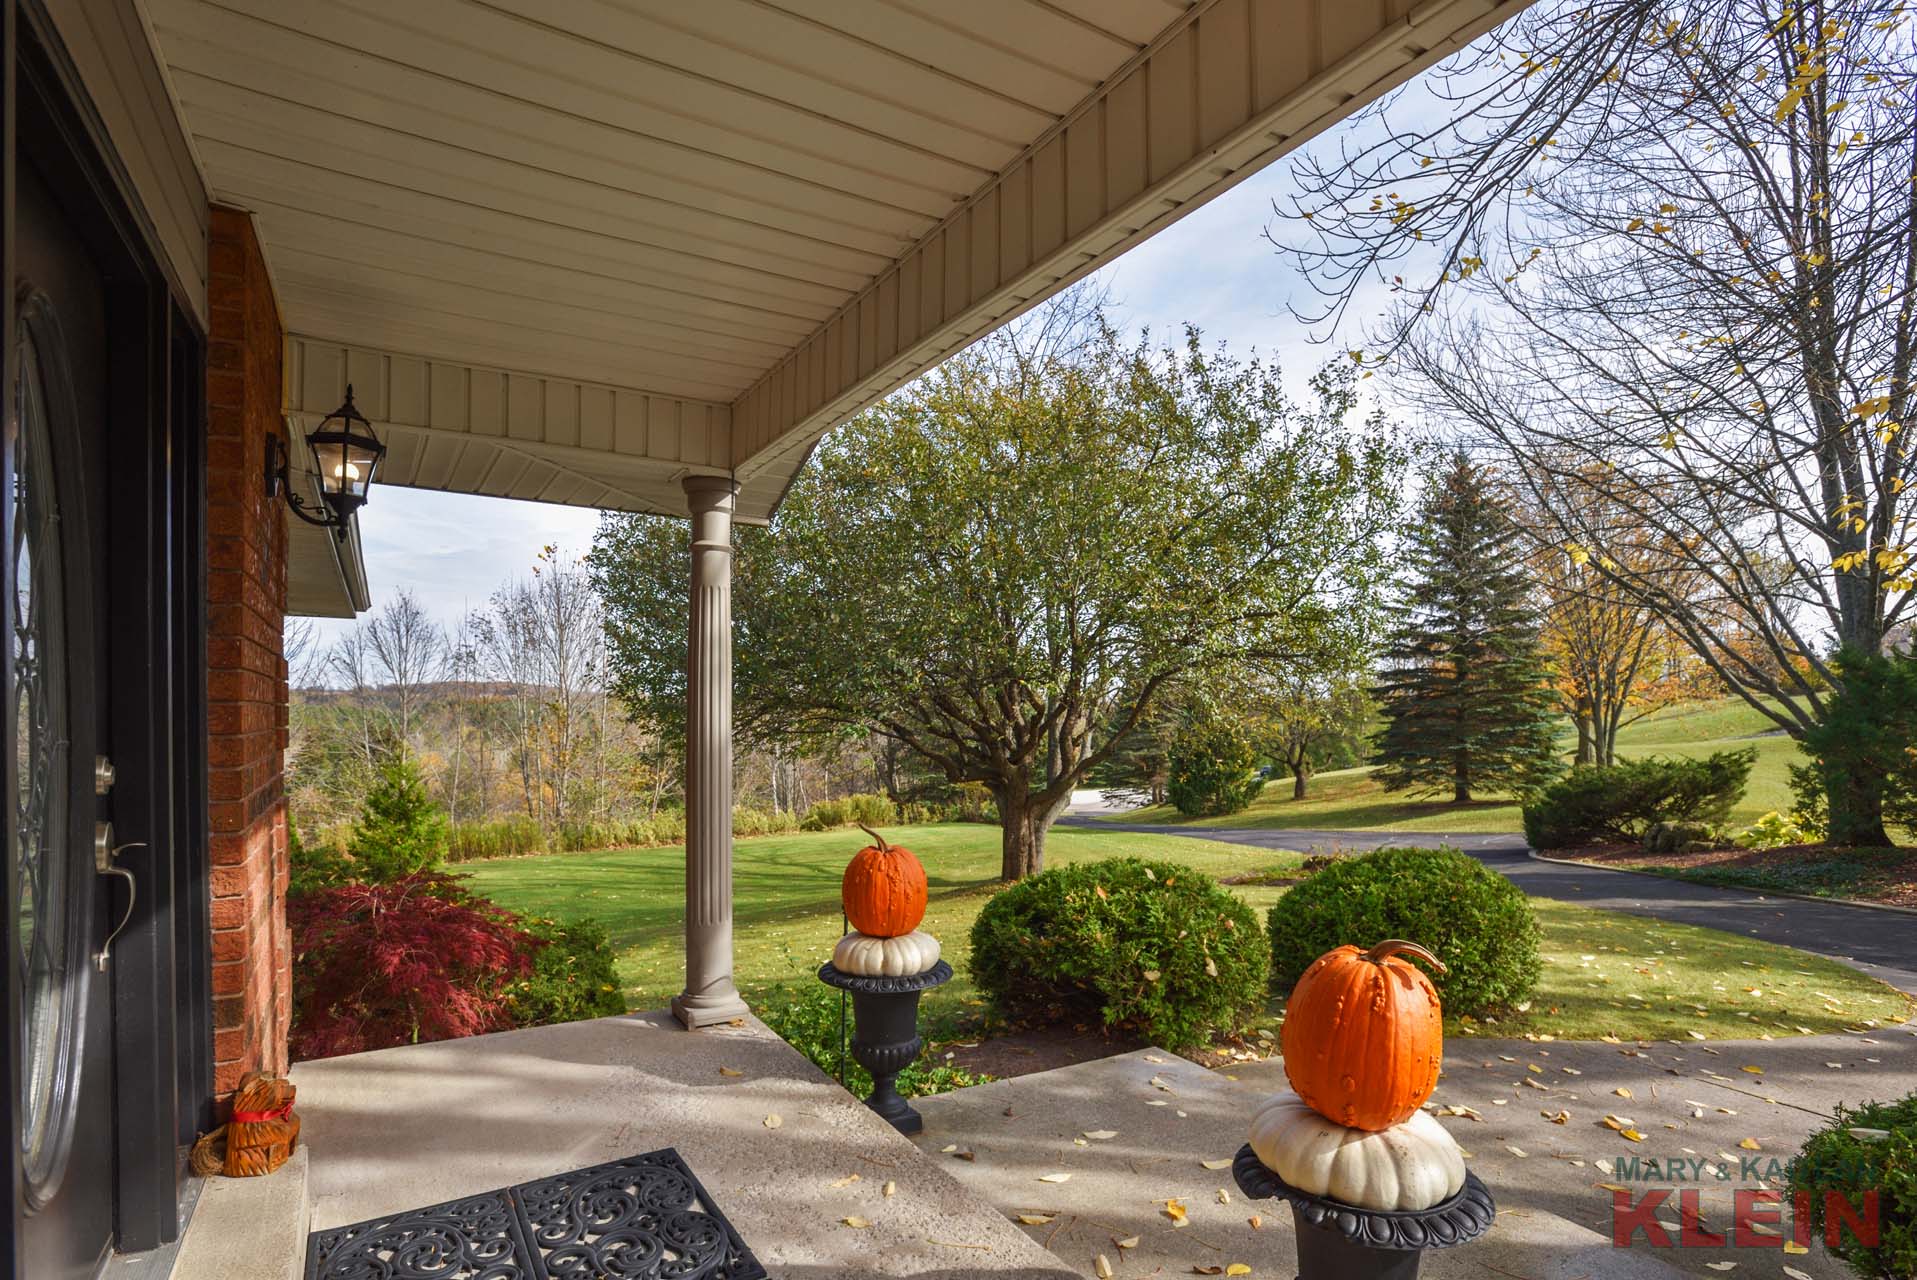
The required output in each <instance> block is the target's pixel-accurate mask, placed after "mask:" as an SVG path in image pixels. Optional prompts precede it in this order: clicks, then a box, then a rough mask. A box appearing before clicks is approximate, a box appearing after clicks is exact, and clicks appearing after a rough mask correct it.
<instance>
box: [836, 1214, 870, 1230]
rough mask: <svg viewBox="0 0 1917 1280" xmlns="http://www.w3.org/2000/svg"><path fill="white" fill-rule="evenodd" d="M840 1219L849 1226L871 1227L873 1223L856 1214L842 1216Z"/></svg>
mask: <svg viewBox="0 0 1917 1280" xmlns="http://www.w3.org/2000/svg"><path fill="white" fill-rule="evenodd" d="M839 1221H840V1222H843V1223H844V1224H845V1225H846V1226H848V1227H855V1228H858V1227H869V1226H871V1225H872V1224H871V1223H870V1222H867V1221H866V1220H865V1219H864V1218H861V1217H859V1216H857V1215H856V1214H855V1215H853V1216H851V1217H847V1218H840V1219H839Z"/></svg>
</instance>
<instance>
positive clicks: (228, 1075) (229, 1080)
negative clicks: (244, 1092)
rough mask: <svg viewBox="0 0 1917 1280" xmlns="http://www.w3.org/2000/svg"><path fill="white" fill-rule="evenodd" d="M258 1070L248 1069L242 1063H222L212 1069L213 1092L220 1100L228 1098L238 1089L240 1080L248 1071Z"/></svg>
mask: <svg viewBox="0 0 1917 1280" xmlns="http://www.w3.org/2000/svg"><path fill="white" fill-rule="evenodd" d="M257 1069H258V1068H255V1067H249V1066H247V1065H246V1064H245V1063H244V1062H222V1063H220V1064H219V1065H217V1066H215V1067H214V1068H213V1092H214V1093H215V1094H217V1095H218V1096H219V1097H221V1098H230V1097H231V1096H232V1095H233V1093H234V1092H235V1091H236V1090H237V1089H238V1088H239V1087H240V1080H241V1078H242V1077H244V1076H245V1075H246V1073H247V1072H248V1071H254V1070H257Z"/></svg>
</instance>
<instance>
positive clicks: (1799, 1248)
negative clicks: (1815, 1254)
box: [1784, 1240, 1810, 1271]
mask: <svg viewBox="0 0 1917 1280" xmlns="http://www.w3.org/2000/svg"><path fill="white" fill-rule="evenodd" d="M1784 1252H1785V1253H1795V1254H1800V1255H1801V1254H1806V1253H1809V1252H1810V1250H1809V1249H1806V1248H1805V1247H1804V1246H1803V1245H1801V1244H1799V1243H1797V1241H1795V1240H1786V1241H1785V1242H1784ZM1784 1270H1786V1271H1789V1270H1790V1268H1789V1267H1785V1268H1784Z"/></svg>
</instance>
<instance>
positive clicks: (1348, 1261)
mask: <svg viewBox="0 0 1917 1280" xmlns="http://www.w3.org/2000/svg"><path fill="white" fill-rule="evenodd" d="M1231 1172H1232V1177H1233V1178H1234V1179H1236V1181H1237V1183H1238V1189H1239V1190H1240V1191H1242V1192H1244V1193H1245V1195H1246V1196H1247V1197H1249V1198H1251V1199H1253V1200H1274V1199H1279V1200H1286V1201H1289V1202H1290V1204H1291V1220H1292V1223H1293V1225H1294V1226H1295V1227H1296V1228H1297V1240H1298V1280H1417V1277H1418V1268H1419V1266H1420V1264H1421V1263H1422V1262H1423V1260H1424V1254H1425V1251H1426V1250H1427V1249H1448V1248H1451V1247H1452V1246H1454V1245H1460V1244H1466V1243H1468V1242H1470V1241H1472V1240H1475V1239H1477V1238H1478V1237H1479V1236H1481V1235H1483V1234H1484V1233H1485V1232H1486V1231H1488V1230H1490V1228H1491V1223H1492V1220H1493V1219H1494V1218H1495V1217H1496V1216H1497V1206H1496V1205H1494V1204H1493V1203H1492V1202H1491V1192H1490V1191H1489V1190H1487V1189H1486V1188H1485V1185H1484V1183H1483V1182H1481V1181H1479V1179H1478V1175H1477V1174H1475V1173H1468V1172H1467V1173H1466V1174H1465V1177H1464V1186H1463V1187H1462V1188H1461V1189H1460V1190H1459V1191H1458V1193H1457V1194H1456V1195H1454V1196H1452V1197H1451V1198H1450V1199H1448V1200H1444V1201H1442V1202H1440V1203H1438V1204H1434V1205H1432V1206H1431V1207H1430V1208H1429V1209H1417V1210H1396V1211H1386V1210H1381V1209H1360V1208H1358V1207H1357V1206H1356V1205H1349V1204H1340V1203H1339V1202H1338V1201H1336V1200H1327V1199H1325V1198H1324V1197H1323V1196H1315V1195H1312V1194H1311V1193H1310V1192H1306V1191H1300V1190H1298V1189H1297V1188H1296V1187H1293V1186H1291V1185H1289V1184H1287V1183H1286V1182H1285V1180H1284V1179H1283V1178H1280V1177H1279V1176H1278V1175H1277V1174H1275V1173H1273V1172H1272V1171H1271V1170H1270V1169H1267V1168H1266V1167H1265V1165H1264V1162H1263V1161H1261V1160H1260V1159H1259V1158H1258V1153H1257V1152H1255V1151H1253V1150H1252V1149H1251V1147H1250V1146H1249V1145H1246V1146H1244V1147H1242V1148H1240V1149H1239V1152H1238V1157H1237V1159H1235V1160H1234V1161H1232V1166H1231Z"/></svg>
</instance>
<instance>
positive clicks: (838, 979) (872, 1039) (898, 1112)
mask: <svg viewBox="0 0 1917 1280" xmlns="http://www.w3.org/2000/svg"><path fill="white" fill-rule="evenodd" d="M951 980H952V966H951V965H949V964H947V963H946V962H945V961H943V960H941V961H939V962H938V963H937V964H935V965H933V966H932V967H931V968H930V969H927V970H926V971H925V972H924V973H912V974H906V975H905V976H903V977H898V978H886V977H874V978H868V977H864V976H862V975H860V974H856V973H846V972H844V971H843V970H841V969H839V968H838V967H837V966H836V965H833V964H831V963H830V962H827V963H826V964H823V965H821V966H819V981H820V982H823V983H825V984H826V985H827V986H829V987H837V988H838V989H839V990H841V991H847V992H850V993H851V995H852V1057H853V1059H854V1060H855V1061H857V1062H858V1064H859V1065H860V1066H862V1067H864V1068H865V1069H866V1070H867V1071H870V1072H871V1073H872V1096H871V1097H869V1098H867V1099H866V1100H865V1105H866V1106H868V1107H870V1108H872V1110H874V1111H876V1112H878V1113H879V1115H880V1116H881V1117H882V1118H883V1119H884V1120H885V1122H886V1123H887V1124H890V1125H891V1126H892V1127H893V1128H894V1129H897V1130H898V1131H899V1132H900V1133H905V1134H912V1133H918V1132H919V1131H921V1130H922V1129H924V1128H925V1121H924V1120H923V1119H922V1118H921V1117H920V1116H919V1113H918V1112H916V1111H914V1110H913V1109H912V1107H911V1104H910V1103H908V1102H906V1100H905V1099H904V1098H902V1097H900V1096H899V1091H898V1089H897V1087H896V1082H897V1081H898V1078H899V1072H901V1071H903V1070H905V1069H906V1068H907V1067H908V1066H910V1065H912V1062H913V1060H914V1059H916V1058H917V1057H918V1056H919V1050H920V1049H923V1048H924V1047H925V1041H923V1040H922V1039H920V1038H919V996H920V995H921V994H922V993H924V992H927V991H930V990H931V989H932V988H933V987H937V986H942V985H944V984H945V983H947V982H950V981H951Z"/></svg>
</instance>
